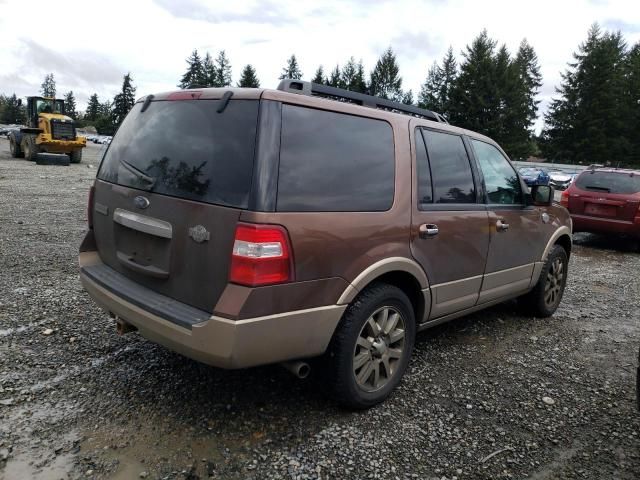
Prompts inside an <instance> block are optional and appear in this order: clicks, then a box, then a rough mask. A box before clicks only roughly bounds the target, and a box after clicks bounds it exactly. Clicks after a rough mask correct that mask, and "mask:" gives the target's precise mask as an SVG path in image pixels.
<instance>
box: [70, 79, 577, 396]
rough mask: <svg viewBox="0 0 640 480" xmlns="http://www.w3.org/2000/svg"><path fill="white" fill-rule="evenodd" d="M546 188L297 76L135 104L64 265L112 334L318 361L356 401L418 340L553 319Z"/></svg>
mask: <svg viewBox="0 0 640 480" xmlns="http://www.w3.org/2000/svg"><path fill="white" fill-rule="evenodd" d="M167 132H172V134H171V135H167ZM552 198H553V191H552V189H551V188H550V187H549V186H542V185H535V186H533V188H532V190H531V193H529V192H528V190H527V188H526V185H525V184H524V182H523V180H522V178H521V177H519V175H518V174H517V172H516V171H515V169H514V168H513V166H512V165H511V163H510V162H509V160H508V159H507V156H506V155H505V153H504V152H503V151H502V150H501V149H500V147H499V146H498V145H497V144H496V143H495V142H494V141H492V140H491V139H489V138H487V137H485V136H482V135H479V134H477V133H474V132H471V131H467V130H463V129H461V128H457V127H454V126H451V125H449V124H448V123H447V122H446V120H445V119H444V118H443V117H442V116H441V115H439V114H437V113H434V112H430V111H428V110H422V109H419V108H417V107H412V106H406V105H401V104H399V103H395V102H391V101H389V100H383V99H380V98H375V97H371V96H367V95H362V94H358V93H353V92H348V91H346V90H341V89H337V88H332V87H327V86H322V85H316V84H312V83H308V82H302V81H297V80H284V81H283V82H282V83H281V84H280V86H279V87H278V89H277V90H264V89H233V88H228V89H215V88H212V89H201V90H186V91H177V92H170V93H162V94H158V95H149V96H147V97H145V98H143V99H141V100H140V101H138V102H137V103H136V104H135V106H134V107H133V109H132V110H131V112H130V113H129V114H128V116H127V117H126V119H125V120H124V122H123V123H122V126H121V127H120V129H119V130H118V132H117V134H116V135H115V137H114V138H113V142H112V143H111V144H110V145H109V148H108V150H107V152H106V154H105V156H104V159H103V161H102V164H101V165H100V167H99V169H98V173H97V178H96V180H95V184H94V186H93V188H92V189H91V192H90V198H89V212H88V220H89V231H88V233H87V235H86V238H85V239H84V241H83V243H82V245H81V248H80V257H79V260H80V276H81V280H82V283H83V285H84V288H85V289H86V290H87V291H88V292H89V294H90V295H91V297H93V299H94V300H95V301H96V302H97V303H98V304H100V305H101V306H102V307H104V309H106V310H107V311H108V312H110V313H111V315H112V316H114V317H115V319H116V323H117V325H118V328H119V330H120V331H121V332H122V331H130V330H135V329H137V330H138V331H139V332H140V333H141V334H142V335H143V336H145V337H147V338H148V339H150V340H152V341H154V342H157V343H160V344H162V345H165V346H166V347H168V348H170V349H172V350H175V351H176V352H180V353H182V354H184V355H186V356H188V357H191V358H193V359H196V360H198V361H201V362H205V363H207V364H210V365H214V366H218V367H223V368H243V367H251V366H255V365H262V364H269V363H276V362H278V363H281V362H284V363H285V364H286V365H288V367H289V368H290V369H292V370H294V371H296V372H297V373H298V375H305V374H306V373H307V372H308V369H309V363H308V361H309V359H311V358H314V357H319V361H318V362H314V364H315V363H318V365H320V366H319V367H318V368H319V369H320V370H321V373H322V374H323V378H324V379H325V381H326V382H327V386H328V390H330V391H331V392H333V394H334V396H335V398H337V400H338V401H339V402H341V403H342V404H344V405H346V406H349V407H353V408H366V407H369V406H371V405H374V404H376V403H378V402H380V401H382V400H383V399H385V398H386V397H387V396H388V395H389V394H390V393H391V391H392V390H393V389H394V388H395V387H396V386H397V385H398V383H399V382H400V380H401V377H402V375H403V374H404V372H405V370H406V368H407V364H408V362H409V357H410V355H411V352H412V349H413V345H414V341H415V336H416V332H417V331H419V330H422V329H426V328H429V327H431V326H433V325H436V324H439V323H442V322H445V321H448V320H451V319H453V318H456V317H459V316H462V315H465V314H468V313H470V312H473V311H476V310H480V309H483V308H486V307H489V306H491V305H494V304H496V303H499V302H503V301H505V300H508V299H511V298H515V297H520V298H521V300H522V302H523V304H524V305H526V306H527V307H528V309H529V310H528V311H529V312H530V314H531V315H538V316H549V315H552V314H553V313H554V311H555V310H556V308H557V307H558V304H559V303H560V300H561V298H562V294H563V290H564V287H565V282H566V279H567V262H568V258H569V254H570V251H571V241H572V240H571V222H570V218H569V214H568V212H567V211H566V209H565V208H563V207H561V206H559V205H555V204H552ZM314 368H315V367H314Z"/></svg>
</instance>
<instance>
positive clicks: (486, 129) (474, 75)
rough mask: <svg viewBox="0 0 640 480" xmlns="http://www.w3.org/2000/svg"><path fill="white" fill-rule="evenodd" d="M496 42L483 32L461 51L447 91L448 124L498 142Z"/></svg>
mask: <svg viewBox="0 0 640 480" xmlns="http://www.w3.org/2000/svg"><path fill="white" fill-rule="evenodd" d="M495 47H496V42H495V41H494V40H492V39H491V38H489V35H488V33H487V31H486V30H483V31H482V33H480V35H478V36H477V37H476V38H475V39H474V40H473V41H472V43H471V45H467V47H466V50H465V51H464V52H463V57H464V61H463V62H462V64H461V65H460V73H459V75H458V77H457V80H456V82H455V85H454V87H453V89H452V90H451V102H450V106H449V110H448V113H449V119H450V121H451V123H453V124H455V125H457V126H459V127H463V128H468V129H470V130H474V131H476V132H480V133H483V134H485V135H488V136H490V137H492V138H493V139H494V140H496V141H498V142H499V137H500V133H501V129H500V101H501V100H500V95H499V91H498V84H497V79H496V61H495V57H494V55H495Z"/></svg>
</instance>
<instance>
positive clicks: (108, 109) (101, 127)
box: [94, 100, 116, 135]
mask: <svg viewBox="0 0 640 480" xmlns="http://www.w3.org/2000/svg"><path fill="white" fill-rule="evenodd" d="M94 123H95V127H96V130H97V131H98V133H100V134H101V135H113V133H114V132H115V129H116V127H115V124H114V122H113V102H111V101H110V100H106V101H104V102H103V103H101V104H100V106H99V108H98V116H97V117H96V120H95V122H94Z"/></svg>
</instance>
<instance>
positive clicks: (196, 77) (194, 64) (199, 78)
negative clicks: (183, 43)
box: [178, 50, 207, 88]
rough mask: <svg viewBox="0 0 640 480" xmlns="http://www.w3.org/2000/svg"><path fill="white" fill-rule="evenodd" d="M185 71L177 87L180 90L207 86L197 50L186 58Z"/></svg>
mask: <svg viewBox="0 0 640 480" xmlns="http://www.w3.org/2000/svg"><path fill="white" fill-rule="evenodd" d="M187 65H188V67H187V71H186V72H185V73H184V75H182V79H181V80H180V83H179V84H178V86H179V87H180V88H199V87H202V86H204V85H206V84H207V78H206V75H205V72H204V67H203V65H202V60H201V59H200V55H198V50H194V51H193V52H191V55H190V56H189V58H187Z"/></svg>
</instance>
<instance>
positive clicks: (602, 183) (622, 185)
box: [576, 172, 640, 194]
mask: <svg viewBox="0 0 640 480" xmlns="http://www.w3.org/2000/svg"><path fill="white" fill-rule="evenodd" d="M576 186H577V187H578V188H580V189H582V190H591V191H598V192H606V193H627V194H629V193H638V192H640V175H633V176H632V175H629V173H624V172H584V173H583V174H581V175H580V176H579V177H578V179H577V180H576Z"/></svg>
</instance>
